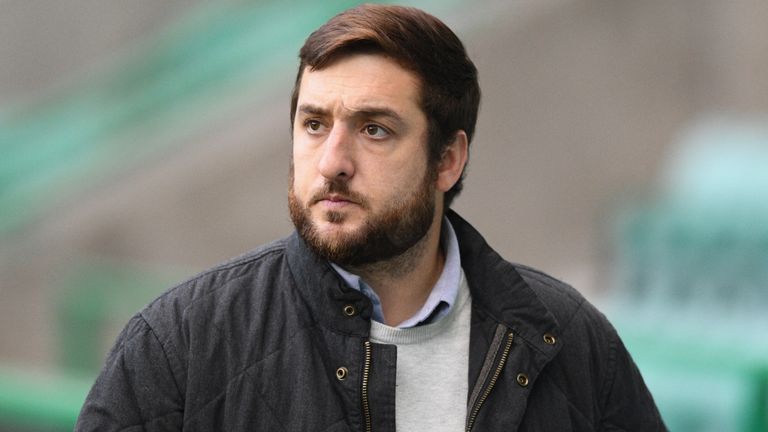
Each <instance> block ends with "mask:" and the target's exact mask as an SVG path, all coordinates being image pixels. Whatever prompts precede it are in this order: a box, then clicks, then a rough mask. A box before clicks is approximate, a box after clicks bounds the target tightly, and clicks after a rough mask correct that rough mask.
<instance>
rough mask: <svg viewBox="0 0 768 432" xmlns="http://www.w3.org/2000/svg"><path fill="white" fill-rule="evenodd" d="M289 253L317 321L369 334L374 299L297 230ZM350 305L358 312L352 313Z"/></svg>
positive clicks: (290, 264) (340, 329) (351, 332)
mask: <svg viewBox="0 0 768 432" xmlns="http://www.w3.org/2000/svg"><path fill="white" fill-rule="evenodd" d="M286 254H287V258H288V267H289V268H290V270H291V273H292V275H293V278H294V280H295V281H296V285H297V288H298V290H299V292H300V293H301V295H302V297H303V298H304V300H305V301H306V302H307V310H308V311H309V313H310V314H311V315H312V317H311V318H312V319H313V321H316V322H319V323H320V324H321V325H323V326H325V327H328V328H330V329H332V330H334V331H337V332H340V333H344V334H349V335H354V336H360V337H367V336H368V333H369V329H370V317H371V314H372V313H373V305H372V304H371V301H370V300H369V299H368V298H367V297H365V295H363V294H362V293H360V292H359V291H357V290H355V289H352V288H350V287H349V286H348V285H347V284H346V283H345V282H344V281H343V280H342V279H341V277H340V276H339V275H338V273H336V272H335V271H334V270H333V268H331V265H330V263H329V262H328V261H327V260H326V259H323V258H321V257H319V256H317V255H315V253H314V252H312V251H311V250H310V249H309V246H307V244H306V243H305V242H304V240H303V239H302V238H301V237H300V236H299V234H298V233H297V232H295V231H294V233H293V234H292V235H291V236H290V237H288V241H287V246H286ZM348 306H351V307H352V308H353V310H354V313H352V314H349V311H350V309H348ZM350 315H351V316H350Z"/></svg>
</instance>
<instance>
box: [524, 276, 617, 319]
mask: <svg viewBox="0 0 768 432" xmlns="http://www.w3.org/2000/svg"><path fill="white" fill-rule="evenodd" d="M512 265H513V266H514V268H515V270H516V271H517V272H518V274H519V275H520V277H522V279H523V280H524V281H525V283H526V284H528V286H529V287H530V288H531V289H532V290H533V291H534V293H535V294H536V296H537V297H538V298H539V299H540V300H541V302H542V303H543V304H544V305H545V306H546V307H547V309H549V311H550V312H551V313H552V314H553V315H554V317H555V319H556V320H557V322H558V324H560V325H561V326H566V327H567V325H568V324H571V323H572V322H573V319H574V317H575V316H577V315H580V314H587V315H589V316H590V317H592V318H593V319H597V320H599V321H602V322H603V323H604V324H607V320H606V319H605V316H603V314H602V313H600V312H599V311H598V310H597V309H596V308H595V307H594V306H592V304H590V303H589V302H588V301H587V300H586V299H585V298H584V296H583V295H582V294H581V293H580V292H579V291H578V290H576V289H575V288H574V287H573V286H571V285H570V284H568V283H566V282H563V281H561V280H559V279H557V278H555V277H553V276H551V275H549V274H547V273H545V272H543V271H541V270H538V269H535V268H532V267H528V266H525V265H522V264H512Z"/></svg>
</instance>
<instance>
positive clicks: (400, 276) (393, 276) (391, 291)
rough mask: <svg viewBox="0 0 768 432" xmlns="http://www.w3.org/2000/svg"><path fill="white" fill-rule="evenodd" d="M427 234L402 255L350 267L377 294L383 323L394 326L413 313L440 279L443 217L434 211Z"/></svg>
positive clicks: (442, 261) (442, 256)
mask: <svg viewBox="0 0 768 432" xmlns="http://www.w3.org/2000/svg"><path fill="white" fill-rule="evenodd" d="M435 213H436V214H435V218H434V219H433V220H432V226H431V227H430V228H429V231H427V234H426V235H425V236H424V238H422V239H421V240H419V242H418V243H416V244H415V245H413V247H411V248H410V249H408V250H407V251H405V252H404V253H402V254H401V255H399V256H397V257H395V258H392V259H390V260H387V261H380V262H376V263H372V264H366V265H364V266H359V267H350V268H349V269H348V270H349V271H351V272H352V273H355V274H357V275H358V276H360V277H361V278H362V279H363V280H364V281H365V282H366V283H367V284H368V285H369V286H370V287H371V288H372V289H373V290H374V291H375V292H376V295H378V296H379V299H380V300H381V308H382V311H383V314H384V323H385V324H387V325H390V326H396V325H398V324H400V323H401V322H403V321H405V320H406V319H408V318H410V317H411V316H413V314H415V313H416V312H417V311H418V310H419V309H420V308H421V306H422V305H423V304H424V302H425V301H426V300H427V297H429V294H430V292H431V291H432V287H433V286H434V285H435V283H436V282H437V280H438V279H439V278H440V274H441V273H442V271H443V265H444V264H445V253H444V251H442V250H441V248H440V229H441V227H442V223H443V221H442V216H441V215H440V212H435Z"/></svg>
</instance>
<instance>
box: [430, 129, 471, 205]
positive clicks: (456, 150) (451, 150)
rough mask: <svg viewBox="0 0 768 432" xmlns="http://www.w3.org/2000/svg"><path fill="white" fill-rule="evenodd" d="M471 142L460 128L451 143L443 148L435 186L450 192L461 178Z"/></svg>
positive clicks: (442, 190)
mask: <svg viewBox="0 0 768 432" xmlns="http://www.w3.org/2000/svg"><path fill="white" fill-rule="evenodd" d="M468 152H469V142H468V140H467V134H466V132H464V131H463V130H459V131H457V132H456V134H455V135H454V137H453V140H452V141H451V143H450V144H448V146H447V147H446V148H445V149H444V150H443V154H442V156H441V157H440V162H439V163H438V165H437V183H436V185H435V187H436V188H437V190H439V191H441V192H448V191H449V190H450V189H451V188H452V187H453V185H455V184H456V182H457V181H459V178H461V173H462V172H463V171H464V166H465V165H466V164H467V158H468V157H469V156H468Z"/></svg>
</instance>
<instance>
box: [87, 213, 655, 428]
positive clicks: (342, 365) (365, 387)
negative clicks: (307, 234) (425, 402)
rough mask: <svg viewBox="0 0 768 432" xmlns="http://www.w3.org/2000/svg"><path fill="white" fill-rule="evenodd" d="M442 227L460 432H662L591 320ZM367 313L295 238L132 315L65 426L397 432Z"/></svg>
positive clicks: (563, 290)
mask: <svg viewBox="0 0 768 432" xmlns="http://www.w3.org/2000/svg"><path fill="white" fill-rule="evenodd" d="M448 217H449V220H450V221H451V224H452V225H453V227H454V230H455V231H456V234H457V237H458V239H459V245H460V246H459V247H460V254H461V262H462V268H463V269H464V272H465V275H466V277H467V280H468V282H469V286H470V291H471V295H472V312H471V330H470V359H469V370H468V375H467V379H468V380H469V394H468V395H467V406H468V408H467V424H466V427H467V430H473V431H502V430H503V431H515V430H517V431H657V430H666V429H665V427H664V425H663V423H662V420H661V418H660V416H659V413H658V411H657V409H656V406H655V404H654V402H653V399H652V397H651V395H650V393H649V391H648V389H647V388H646V386H645V384H644V382H643V379H642V377H641V376H640V373H639V372H638V369H637V367H636V366H635V364H634V362H633V361H632V359H631V357H630V355H629V353H628V352H627V350H626V349H625V348H624V345H623V344H622V342H621V340H620V338H619V336H618V335H617V333H616V331H615V330H614V328H613V327H612V326H611V325H610V324H609V323H608V321H607V320H606V318H605V317H604V316H603V315H602V314H601V313H600V312H598V311H597V310H596V309H595V308H594V307H593V306H592V305H590V304H589V303H588V302H587V301H585V299H584V298H583V297H582V296H581V295H580V294H579V293H578V292H577V291H575V290H574V289H573V288H571V287H569V286H568V285H565V284H563V283H561V282H559V281H557V280H555V279H553V278H551V277H549V276H546V275H545V274H543V273H541V272H538V271H536V270H533V269H531V268H528V267H524V266H519V265H514V264H511V263H509V262H507V261H505V260H504V259H502V258H501V257H500V256H499V255H498V254H497V253H496V252H495V251H494V250H493V249H491V248H490V247H489V246H488V244H487V243H486V242H485V240H484V239H483V238H482V237H481V235H480V234H479V233H478V232H477V231H475V230H474V228H472V227H471V226H470V225H469V224H468V223H467V222H466V221H464V220H463V219H461V217H459V216H458V215H457V214H455V213H453V212H451V211H449V214H448ZM370 316H371V303H370V301H369V300H368V299H367V298H366V297H365V296H364V295H362V294H360V293H359V292H358V291H356V290H353V289H351V288H349V287H347V286H346V285H345V284H344V283H343V281H342V280H341V279H340V277H339V276H338V275H337V274H336V273H335V272H334V271H333V270H332V269H331V267H330V265H329V264H328V262H327V261H325V260H323V259H321V258H320V257H318V256H316V255H314V254H313V253H312V252H310V251H309V249H308V248H307V246H306V244H304V242H303V240H302V239H301V238H300V237H299V236H298V235H297V234H295V233H294V234H293V235H292V236H290V237H288V238H286V239H283V240H280V241H277V242H274V243H271V244H269V245H266V246H264V247H261V248H259V249H257V250H255V251H252V252H250V253H247V254H245V255H243V256H241V257H239V258H236V259H234V260H232V261H229V262H228V263H225V264H222V265H219V266H217V267H215V268H213V269H211V270H208V271H206V272H204V273H202V274H200V275H198V276H197V277H195V278H193V279H191V280H189V281H187V282H185V283H182V284H180V285H178V286H176V287H175V288H172V289H170V290H169V291H167V292H165V293H164V294H163V295H162V296H161V297H159V298H158V299H157V300H155V301H154V302H152V303H151V304H149V305H148V306H147V307H145V308H144V309H143V310H142V311H141V312H139V313H138V314H137V315H136V316H134V317H133V318H132V319H131V320H130V322H129V323H128V324H127V325H126V327H125V328H124V329H123V331H122V333H121V334H120V336H119V337H118V339H117V342H116V343H115V346H114V347H113V348H112V350H111V352H110V353H109V354H108V356H107V359H106V364H105V366H104V368H103V370H102V372H101V374H100V376H99V377H98V378H97V380H96V382H95V384H94V386H93V388H92V389H91V391H90V393H89V395H88V397H87V399H86V401H85V404H84V406H83V408H82V411H81V414H80V417H79V419H78V422H77V425H76V427H75V430H76V431H96V430H98V431H126V432H127V431H173V430H185V431H326V432H332V431H375V432H383V431H394V429H395V426H394V424H395V422H394V418H395V415H396V413H395V400H394V399H395V398H394V395H395V368H396V347H395V346H391V345H380V344H374V343H371V342H370V341H369V340H368V334H369V328H370ZM425 361H428V359H425Z"/></svg>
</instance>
